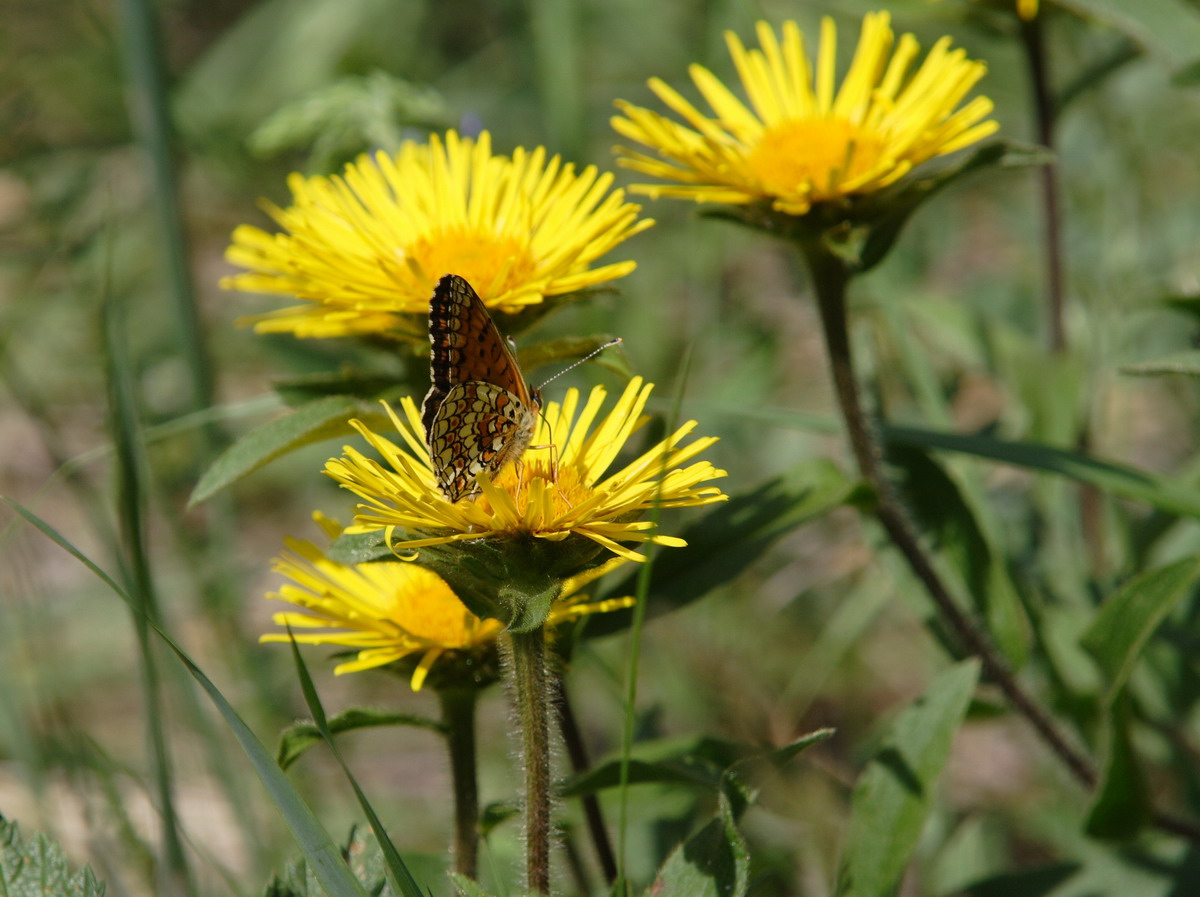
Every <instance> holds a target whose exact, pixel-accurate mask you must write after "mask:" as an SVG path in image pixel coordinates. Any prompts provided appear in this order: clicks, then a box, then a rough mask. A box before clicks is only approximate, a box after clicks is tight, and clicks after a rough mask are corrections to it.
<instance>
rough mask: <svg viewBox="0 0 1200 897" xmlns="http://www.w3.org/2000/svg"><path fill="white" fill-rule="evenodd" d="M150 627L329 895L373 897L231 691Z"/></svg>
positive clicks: (62, 544) (29, 515)
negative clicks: (218, 720) (212, 710)
mask: <svg viewBox="0 0 1200 897" xmlns="http://www.w3.org/2000/svg"><path fill="white" fill-rule="evenodd" d="M4 501H5V502H6V503H7V504H8V505H9V507H11V508H12V509H13V510H14V511H16V512H17V513H18V514H20V515H21V516H22V517H23V518H25V520H27V521H28V522H29V523H30V524H32V525H33V526H34V527H36V528H37V529H38V530H40V531H41V532H42V533H43V534H44V535H45V536H46V537H47V538H49V539H50V540H51V541H52V542H54V543H55V544H56V545H58V547H59V548H61V549H63V550H64V551H66V552H67V553H68V554H69V555H71V556H72V557H73V558H75V559H76V560H77V561H79V562H80V563H81V564H83V565H84V566H85V567H87V568H88V569H89V570H90V571H91V572H92V573H93V574H95V575H96V576H97V577H98V578H99V579H100V580H101V581H102V582H103V583H104V584H105V585H107V586H108V587H109V588H110V589H111V590H112V591H113V592H114V593H115V594H116V595H117V597H118V598H120V599H121V600H122V601H124V602H125V603H126V604H127V605H128V606H129V608H130V610H132V611H133V612H134V613H139V612H140V608H139V604H138V602H137V601H135V600H134V598H133V596H131V595H130V594H129V593H128V592H127V591H126V590H125V589H124V588H123V587H122V586H121V585H120V584H119V583H118V582H117V581H116V580H115V579H113V577H112V576H110V575H109V574H108V573H107V572H106V571H105V570H103V569H102V568H101V567H99V566H98V565H97V564H96V563H95V562H93V561H92V560H91V559H90V558H89V557H87V556H86V555H84V554H83V553H82V552H81V551H79V549H77V548H76V547H75V546H74V545H73V544H71V543H70V542H69V541H67V539H66V538H65V537H64V536H63V535H61V534H60V533H59V532H58V531H57V530H56V529H55V528H54V527H52V526H50V524H48V523H46V521H44V520H42V519H41V518H40V517H38V516H37V515H36V514H34V513H33V512H32V511H30V510H29V509H28V508H26V507H24V506H23V505H21V504H19V503H18V502H15V501H13V500H12V499H10V498H7V497H5V498H4ZM148 628H149V629H150V631H151V632H154V633H156V634H157V635H158V637H159V638H161V639H162V640H163V642H164V643H166V645H167V647H168V648H170V649H171V651H172V652H173V653H174V654H175V656H176V657H177V658H178V659H179V662H180V663H182V664H183V666H184V668H185V669H187V671H188V672H189V673H190V674H191V675H192V678H194V679H195V680H196V682H198V683H199V684H200V687H201V688H202V689H204V691H205V692H206V693H207V694H208V696H209V698H211V699H212V702H213V704H214V705H216V708H217V710H218V712H219V713H220V714H221V716H222V717H224V719H225V722H226V723H227V724H228V725H229V728H230V730H231V731H232V732H233V735H234V737H235V738H237V740H238V743H239V744H240V745H241V746H242V750H244V751H245V752H246V756H247V757H248V758H249V759H250V763H251V765H252V766H253V767H254V770H255V772H257V773H258V777H259V779H260V780H261V781H262V783H263V786H264V787H265V788H266V789H267V792H268V793H269V794H270V796H271V799H272V801H273V802H274V803H275V806H276V808H278V810H279V813H280V815H281V816H283V819H284V822H286V823H287V825H288V828H289V829H291V831H292V835H293V836H294V837H295V839H296V843H297V844H298V845H299V846H300V850H301V851H302V852H303V853H304V858H305V859H306V860H307V861H308V863H309V865H310V866H312V868H313V872H314V873H315V874H316V876H317V880H318V881H320V883H321V886H322V887H323V888H324V889H325V892H326V894H327V895H328V897H367V892H366V890H365V889H364V888H363V886H362V885H361V884H360V883H359V882H358V880H357V879H355V878H354V876H353V875H352V874H351V873H350V869H349V867H348V866H347V865H346V861H345V859H344V858H343V857H342V853H341V849H340V848H339V847H338V845H337V844H335V843H334V841H333V839H332V838H330V837H329V833H328V832H326V831H325V829H324V828H323V827H322V826H321V823H320V822H318V821H317V817H316V816H315V815H314V814H313V811H312V810H311V809H309V807H308V805H307V804H305V803H304V801H303V800H302V799H301V798H300V795H299V794H298V793H297V792H296V789H295V788H293V787H292V783H291V782H289V781H288V779H287V776H285V775H284V774H283V770H281V769H280V768H279V766H278V765H277V764H276V763H275V760H274V758H273V757H272V755H271V752H270V751H268V750H267V748H266V747H265V746H264V745H263V743H262V742H261V741H259V740H258V736H256V735H255V734H254V732H253V731H252V730H251V729H250V727H249V726H247V725H246V723H245V721H244V720H242V718H241V717H240V716H239V715H238V712H237V711H236V710H234V709H233V705H232V704H230V703H229V702H228V701H227V700H226V699H225V696H224V695H223V694H221V692H220V690H219V689H218V688H217V687H216V685H215V684H213V682H212V680H211V679H209V678H208V676H206V675H205V674H204V672H203V671H202V670H201V669H200V667H198V666H197V665H196V664H195V662H194V661H193V660H192V659H191V657H189V656H188V654H187V652H185V651H184V650H183V648H181V647H180V646H179V645H178V644H176V643H175V640H174V639H172V638H171V637H170V636H169V635H167V633H166V632H164V631H163V630H162V629H161V628H160V627H159V626H157V625H156V624H155V623H154V622H153V621H148Z"/></svg>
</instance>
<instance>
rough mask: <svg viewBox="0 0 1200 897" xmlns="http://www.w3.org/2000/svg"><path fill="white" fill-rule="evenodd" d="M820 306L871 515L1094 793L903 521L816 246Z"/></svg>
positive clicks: (1092, 778) (831, 264) (842, 303)
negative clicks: (870, 492)
mask: <svg viewBox="0 0 1200 897" xmlns="http://www.w3.org/2000/svg"><path fill="white" fill-rule="evenodd" d="M805 253H806V256H807V259H808V263H809V268H810V270H811V272H812V278H813V287H814V289H815V290H816V294H817V305H818V307H819V308H820V312H821V326H822V328H823V329H824V334H825V344H826V346H827V348H828V351H829V364H830V370H831V372H832V374H833V383H834V389H835V391H836V393H837V400H838V405H839V407H840V408H841V412H842V418H843V419H844V421H845V424H846V430H847V432H848V434H849V437H850V445H851V447H852V449H853V451H854V457H855V460H856V461H857V462H858V467H859V470H860V472H861V473H862V476H863V478H864V479H865V480H866V481H867V483H868V484H869V485H870V486H871V487H872V488H873V489H874V490H875V494H876V504H875V516H876V518H877V519H878V520H879V522H880V524H881V525H882V526H883V528H884V531H885V532H886V533H887V534H888V538H890V539H891V541H892V543H893V544H894V545H895V546H896V548H898V549H899V550H900V553H901V554H902V555H903V556H904V559H905V561H907V562H908V566H909V568H910V569H911V570H912V572H913V574H914V575H915V576H916V577H917V579H918V580H920V581H921V584H922V585H923V586H924V587H925V589H926V591H928V592H929V595H930V597H931V598H932V599H933V602H934V604H935V605H936V606H937V609H938V611H939V612H940V613H941V615H942V617H943V619H944V620H945V622H946V623H947V624H948V626H949V627H950V630H951V631H952V632H953V633H954V636H955V638H957V639H958V641H959V644H960V645H962V646H963V648H965V649H966V650H967V651H968V652H970V653H971V654H973V655H974V656H976V657H978V658H979V660H980V663H981V664H982V665H983V671H984V674H985V676H986V677H987V678H988V679H990V680H991V681H992V682H994V683H995V684H996V685H997V686H998V687H999V688H1000V690H1001V691H1002V692H1003V693H1004V696H1005V697H1006V698H1007V699H1008V701H1009V703H1010V704H1011V705H1012V706H1013V707H1014V708H1015V709H1016V710H1017V712H1019V713H1020V714H1021V715H1022V716H1024V717H1025V718H1026V719H1027V720H1028V721H1029V723H1030V724H1031V725H1032V726H1033V728H1034V730H1035V731H1036V732H1037V734H1038V736H1039V737H1040V738H1041V739H1042V741H1043V742H1045V743H1046V745H1047V746H1048V747H1049V748H1050V749H1051V750H1052V751H1053V752H1054V753H1055V754H1056V755H1057V756H1058V757H1059V759H1061V760H1062V761H1063V763H1064V764H1065V765H1066V767H1067V769H1068V770H1070V772H1071V774H1072V775H1073V776H1074V777H1075V778H1076V779H1078V780H1079V781H1080V782H1081V783H1083V784H1084V785H1086V786H1088V787H1089V788H1090V787H1094V786H1095V784H1096V782H1097V780H1098V776H1097V773H1096V768H1095V766H1094V765H1093V764H1092V761H1091V760H1090V759H1089V758H1088V757H1087V756H1086V755H1085V754H1084V753H1083V752H1082V751H1080V750H1079V748H1077V747H1076V746H1075V745H1074V744H1072V743H1071V742H1070V741H1068V740H1067V736H1066V735H1065V733H1063V732H1062V731H1061V730H1060V729H1059V727H1058V726H1057V725H1056V724H1055V722H1054V720H1053V718H1052V717H1051V716H1050V714H1049V712H1047V710H1046V709H1045V708H1044V707H1042V706H1041V705H1040V704H1038V703H1037V701H1036V700H1034V698H1033V697H1032V696H1031V695H1030V694H1029V693H1028V692H1026V691H1025V689H1024V688H1022V687H1021V685H1020V683H1019V682H1017V679H1016V677H1015V676H1014V674H1013V671H1012V670H1011V669H1010V668H1009V666H1008V663H1007V662H1006V661H1005V660H1004V658H1003V657H1002V656H1001V655H1000V654H999V652H998V651H997V650H996V648H995V647H994V646H993V645H992V643H991V641H990V640H989V639H988V637H987V636H986V635H985V634H984V633H983V632H981V631H980V630H979V629H978V627H976V626H975V624H974V623H973V622H972V621H971V620H970V618H968V617H967V615H966V614H965V613H963V611H962V609H961V608H960V607H959V605H958V603H957V602H956V601H955V599H954V598H953V596H952V595H951V594H950V590H949V589H948V588H947V587H946V585H945V583H943V582H942V578H941V576H940V575H939V574H938V572H937V570H936V569H935V568H934V566H933V562H932V561H931V560H930V559H929V558H928V557H927V556H926V554H925V550H924V549H923V548H922V547H921V541H920V537H919V536H918V535H917V531H916V528H915V527H914V526H913V524H912V522H911V521H910V520H909V519H908V515H907V514H906V513H905V511H904V508H903V506H902V505H901V504H900V501H899V499H898V498H897V497H896V493H895V491H894V490H893V489H892V486H891V483H890V482H889V481H888V479H887V477H886V476H885V475H884V471H883V463H882V461H881V454H880V450H879V445H878V442H877V441H876V438H875V434H874V431H873V430H872V429H871V426H870V424H869V423H868V421H867V417H866V414H865V413H864V411H863V407H862V403H861V401H860V399H859V394H858V386H857V384H856V383H855V377H854V361H853V355H852V353H851V349H850V335H849V331H848V329H847V324H846V284H847V281H848V280H849V275H848V273H847V271H846V268H845V267H844V266H843V265H842V264H841V262H840V261H838V260H837V259H836V258H834V257H833V256H832V255H830V254H829V253H827V252H825V251H823V250H822V249H821V248H819V247H805Z"/></svg>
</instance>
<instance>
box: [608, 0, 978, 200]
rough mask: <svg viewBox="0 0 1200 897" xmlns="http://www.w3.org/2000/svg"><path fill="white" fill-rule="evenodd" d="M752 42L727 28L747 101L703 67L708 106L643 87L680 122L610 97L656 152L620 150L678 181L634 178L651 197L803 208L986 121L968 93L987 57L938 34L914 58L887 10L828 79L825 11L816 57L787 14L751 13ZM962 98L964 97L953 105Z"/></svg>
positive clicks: (966, 141) (616, 122)
mask: <svg viewBox="0 0 1200 897" xmlns="http://www.w3.org/2000/svg"><path fill="white" fill-rule="evenodd" d="M757 31H758V40H759V49H754V50H747V49H746V47H745V46H743V44H742V42H741V40H740V39H739V38H738V37H737V36H736V35H735V34H733V33H732V32H728V33H727V34H726V42H727V44H728V47H729V52H730V54H731V56H732V57H733V64H734V67H735V69H736V71H737V75H738V78H739V79H740V81H741V84H742V87H743V89H744V91H745V94H746V96H747V98H748V100H749V106H747V105H746V103H744V102H742V100H741V99H739V98H738V97H737V96H735V95H734V93H733V92H732V91H730V90H729V88H727V87H726V86H725V85H724V84H723V83H722V82H721V81H720V79H718V78H717V77H716V76H715V75H714V74H713V73H712V72H710V71H709V70H708V69H706V68H704V67H703V66H700V65H693V66H691V68H690V69H689V72H690V74H691V77H692V80H693V82H695V85H696V88H697V89H698V90H699V92H700V94H701V96H703V98H704V100H705V101H706V102H707V103H708V105H709V107H710V108H711V110H712V114H711V115H709V114H705V113H704V112H701V111H700V110H699V109H697V108H696V107H695V106H694V105H693V104H692V103H690V102H689V101H688V100H687V99H685V98H684V97H683V96H682V95H681V94H680V93H679V92H678V91H676V90H675V89H673V88H672V87H670V86H668V85H667V84H666V83H665V82H664V81H662V80H660V79H657V78H655V79H652V80H651V81H650V87H651V89H652V90H653V91H654V93H655V94H656V95H657V96H658V98H659V99H660V100H662V102H663V103H664V104H665V105H666V106H668V107H669V108H670V110H671V111H672V112H674V113H675V114H676V115H678V116H679V117H680V118H681V119H683V122H684V123H683V124H681V123H679V122H677V121H675V120H673V119H671V118H668V117H667V116H664V115H661V114H659V113H657V112H654V111H651V110H649V109H645V108H642V107H639V106H635V105H633V104H631V103H628V102H624V101H619V102H618V103H617V106H618V108H619V109H620V110H621V112H622V115H619V116H616V117H614V118H613V120H612V124H613V127H614V128H615V129H616V130H617V131H618V132H619V133H620V134H621V135H622V136H623V137H626V138H627V139H629V140H631V141H634V142H636V143H639V144H642V145H643V146H645V147H648V148H650V149H651V150H653V151H654V152H655V153H656V154H657V155H648V154H645V153H642V152H638V151H635V150H632V149H628V148H626V147H618V148H617V150H618V152H619V153H620V154H621V158H620V160H619V161H620V163H621V164H622V165H624V166H625V167H627V168H631V169H633V170H635V171H638V172H641V173H643V174H648V175H652V176H654V177H658V178H662V179H664V180H666V181H673V182H675V183H671V184H639V185H637V186H636V187H634V188H632V189H634V190H635V191H637V192H640V193H644V194H647V195H650V196H653V197H659V196H673V197H680V198H687V199H693V200H696V201H698V202H719V203H728V204H746V203H752V202H757V201H761V200H769V201H770V202H771V205H772V207H773V208H774V209H776V210H777V211H780V212H783V213H786V214H792V215H803V214H805V213H807V212H808V210H809V209H810V208H811V207H812V205H813V204H814V203H818V202H823V201H828V200H834V199H838V198H841V197H846V196H850V195H853V194H863V193H871V192H874V191H877V190H880V189H882V188H884V187H887V186H888V185H889V184H892V183H894V182H895V181H897V180H898V179H900V178H902V177H903V176H904V175H906V174H908V172H910V171H911V170H912V169H913V168H914V167H915V166H917V165H920V164H921V163H923V162H925V161H927V160H929V159H933V158H935V157H937V156H942V155H945V154H947V153H952V152H954V151H956V150H960V149H962V148H964V147H967V146H970V145H971V144H973V143H975V142H977V141H979V140H981V139H982V138H984V137H985V136H987V135H989V134H991V133H993V132H994V131H995V130H996V128H997V124H996V122H994V121H991V120H987V116H988V115H989V114H990V113H991V111H992V103H991V101H990V100H988V99H987V98H985V97H975V98H973V99H971V100H969V101H968V102H966V103H963V100H964V99H965V98H966V96H967V94H968V93H969V92H970V90H971V88H972V87H974V85H975V84H976V82H977V81H978V80H979V79H980V78H981V77H983V75H984V73H985V66H984V64H983V63H982V62H976V61H972V60H969V59H967V58H966V54H965V51H963V50H961V49H951V47H950V39H949V38H948V37H946V38H942V39H941V40H939V41H938V42H937V43H936V44H935V45H934V46H933V48H932V49H931V50H930V52H929V53H928V55H927V56H926V57H925V59H924V61H923V62H922V63H921V64H920V65H919V66H918V67H917V68H916V69H915V71H913V66H914V63H915V61H916V59H917V57H918V55H919V53H920V47H919V46H918V44H917V41H916V39H915V38H914V37H913V36H912V35H911V34H905V35H903V36H902V37H901V38H900V40H899V42H898V43H897V42H896V40H895V35H894V33H893V31H892V27H891V23H890V17H889V15H888V14H887V13H886V12H878V13H872V14H868V15H867V16H866V17H865V18H864V20H863V24H862V34H861V37H860V38H859V42H858V46H857V49H856V51H855V54H854V58H853V59H852V60H851V62H850V66H849V68H848V70H847V72H846V74H845V76H844V77H843V78H842V79H841V83H840V86H839V84H838V83H837V76H836V71H837V59H836V45H837V34H836V29H835V26H834V24H833V20H832V19H829V18H826V19H825V20H823V22H822V24H821V37H820V44H819V47H818V50H817V54H816V58H815V65H814V64H813V62H812V61H810V59H809V56H808V54H807V53H806V52H805V49H804V42H803V35H802V33H801V31H800V28H799V27H798V26H797V25H796V23H795V22H790V21H789V22H786V23H784V25H783V29H782V40H780V38H779V37H778V36H777V35H776V33H775V31H774V30H773V29H772V28H771V26H770V25H768V24H767V23H766V22H759V23H758V28H757ZM960 104H962V105H960Z"/></svg>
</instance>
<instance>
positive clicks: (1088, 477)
mask: <svg viewBox="0 0 1200 897" xmlns="http://www.w3.org/2000/svg"><path fill="white" fill-rule="evenodd" d="M880 430H881V433H882V435H883V438H884V441H885V442H886V443H887V444H888V445H889V446H891V445H914V446H921V447H923V448H931V449H937V450H939V451H948V452H961V453H964V454H968V455H974V456H976V457H978V458H987V459H989V460H992V461H1000V462H1002V463H1004V464H1012V465H1014V466H1017V467H1026V468H1029V469H1032V470H1043V471H1046V472H1047V473H1054V474H1058V475H1060V476H1064V477H1067V478H1069V479H1072V480H1076V481H1078V482H1081V483H1088V484H1089V485H1092V486H1095V487H1096V488H1097V489H1100V490H1101V491H1103V492H1107V493H1110V494H1112V495H1116V496H1118V497H1120V498H1131V499H1136V500H1139V501H1144V502H1146V503H1147V504H1150V505H1153V506H1154V507H1156V508H1162V509H1163V510H1166V511H1171V512H1173V513H1175V514H1185V515H1188V516H1200V492H1197V491H1196V490H1195V489H1193V488H1191V487H1189V486H1187V485H1186V484H1184V483H1181V482H1179V481H1178V480H1175V479H1171V478H1168V477H1161V476H1158V475H1156V474H1152V473H1148V472H1146V471H1142V470H1138V469H1136V468H1133V467H1127V466H1125V465H1123V464H1118V463H1116V462H1113V461H1105V460H1103V459H1101V458H1096V457H1093V456H1092V455H1086V454H1083V453H1081V452H1073V451H1068V450H1067V449H1060V448H1055V447H1054V446H1050V445H1043V444H1040V443H1036V442H1014V441H1007V440H1002V439H993V438H992V437H990V436H979V435H964V434H961V433H943V432H937V431H934V430H923V429H919V428H916V427H897V426H890V425H889V426H884V427H881V428H880Z"/></svg>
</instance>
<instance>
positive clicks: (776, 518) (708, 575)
mask: <svg viewBox="0 0 1200 897" xmlns="http://www.w3.org/2000/svg"><path fill="white" fill-rule="evenodd" d="M862 488H863V487H861V486H860V484H858V483H856V482H853V481H851V480H849V479H847V478H846V476H845V474H843V473H842V472H841V471H840V470H838V469H837V467H835V466H834V465H833V464H832V463H830V462H829V461H826V460H824V459H822V460H815V461H805V462H803V463H801V464H798V465H796V466H795V467H793V468H792V469H791V470H790V471H788V472H787V473H785V474H783V475H782V476H779V477H776V478H774V479H772V480H769V481H768V482H766V483H764V484H763V485H761V486H759V487H757V488H756V489H754V490H752V491H751V492H748V493H746V494H744V495H737V496H734V497H732V498H731V499H730V500H729V501H727V502H723V503H721V504H719V505H717V506H716V507H715V508H714V509H713V510H712V511H709V512H708V514H706V515H705V516H704V517H703V518H701V519H700V520H699V521H698V522H697V523H693V524H692V525H691V526H689V527H687V528H686V529H685V530H684V531H683V532H682V533H679V535H680V536H682V537H683V538H684V539H686V540H687V543H688V544H687V546H686V547H684V548H668V549H665V550H663V551H662V552H660V553H659V554H658V555H657V556H656V557H655V559H654V569H653V571H652V572H651V576H650V588H649V592H648V595H649V602H650V603H649V605H648V610H649V613H650V614H651V615H652V616H657V615H659V614H662V613H666V612H667V611H670V610H674V609H676V608H679V607H682V606H684V605H686V604H689V603H691V602H692V601H695V600H696V599H698V598H701V597H703V596H704V595H707V594H708V593H709V592H711V591H712V590H713V589H714V588H716V587H717V586H719V585H723V584H724V583H727V582H729V581H730V580H732V579H733V578H734V577H736V576H737V575H738V574H739V573H741V572H742V571H743V570H745V569H746V568H748V567H749V566H750V565H751V564H753V563H754V561H755V560H757V559H758V558H759V556H760V555H762V554H763V552H765V551H766V550H767V549H768V548H769V547H770V546H771V545H772V544H773V543H774V542H775V540H776V539H778V538H779V537H780V536H782V535H783V534H784V533H787V532H790V531H791V530H793V529H795V528H796V527H798V526H801V525H802V524H804V523H807V522H809V521H810V520H813V519H814V518H816V517H820V516H821V515H823V514H826V513H828V512H829V511H832V510H833V509H834V508H837V507H840V506H842V505H844V504H846V503H848V502H851V501H854V500H856V499H857V498H859V497H860V496H861V495H862V494H863V492H862ZM636 592H637V573H634V574H632V575H630V576H629V577H628V578H627V579H625V580H623V581H622V582H621V583H620V584H619V585H617V586H615V587H614V588H613V589H612V591H611V594H616V595H631V594H635V593H636ZM632 614H633V611H632V609H630V610H625V611H614V612H613V613H608V614H596V615H594V616H592V617H589V618H588V622H587V628H586V629H585V630H584V635H585V636H587V637H589V638H590V637H594V636H601V635H607V634H609V633H612V632H619V631H621V630H622V629H625V628H627V627H628V626H629V622H630V620H631V619H632Z"/></svg>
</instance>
